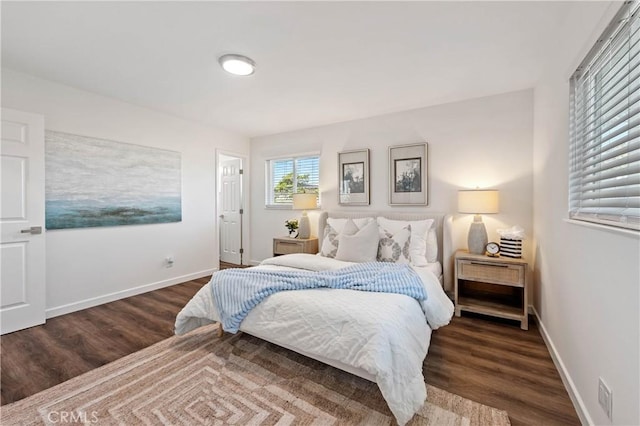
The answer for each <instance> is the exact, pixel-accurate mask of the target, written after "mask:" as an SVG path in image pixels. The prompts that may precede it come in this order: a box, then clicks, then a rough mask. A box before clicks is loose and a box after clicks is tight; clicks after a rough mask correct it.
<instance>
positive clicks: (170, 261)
mask: <svg viewBox="0 0 640 426" xmlns="http://www.w3.org/2000/svg"><path fill="white" fill-rule="evenodd" d="M164 261H165V266H166V267H167V268H171V267H172V266H173V264H174V262H175V261H174V260H173V256H167V257H166V258H165V259H164Z"/></svg>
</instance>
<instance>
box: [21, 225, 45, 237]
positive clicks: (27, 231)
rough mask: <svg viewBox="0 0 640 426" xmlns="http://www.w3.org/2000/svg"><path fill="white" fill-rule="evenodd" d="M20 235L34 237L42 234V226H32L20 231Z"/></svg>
mask: <svg viewBox="0 0 640 426" xmlns="http://www.w3.org/2000/svg"><path fill="white" fill-rule="evenodd" d="M20 233H21V234H33V235H37V234H42V226H32V227H31V228H29V229H23V230H22V231H20Z"/></svg>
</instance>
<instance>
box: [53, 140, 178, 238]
mask: <svg viewBox="0 0 640 426" xmlns="http://www.w3.org/2000/svg"><path fill="white" fill-rule="evenodd" d="M45 142H46V143H45V146H46V156H45V173H46V174H45V185H46V189H45V194H46V197H45V198H46V227H47V229H65V228H89V227H96V226H120V225H140V224H149V223H167V222H180V221H181V220H182V199H181V186H182V183H181V156H180V153H179V152H174V151H167V150H163V149H157V148H149V147H144V146H139V145H132V144H127V143H122V142H114V141H110V140H105V139H97V138H91V137H87V136H79V135H73V134H69V133H62V132H53V131H47V132H46V134H45Z"/></svg>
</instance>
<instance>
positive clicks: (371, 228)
mask: <svg viewBox="0 0 640 426" xmlns="http://www.w3.org/2000/svg"><path fill="white" fill-rule="evenodd" d="M346 226H348V225H345V227H346ZM378 238H379V237H378V224H377V223H376V222H374V221H371V222H370V223H369V224H368V225H365V226H364V227H362V229H360V230H359V231H358V232H357V233H355V234H353V235H347V234H345V233H344V232H343V233H342V234H340V242H339V244H338V252H337V253H336V259H337V260H343V261H345V262H375V260H376V255H377V254H378Z"/></svg>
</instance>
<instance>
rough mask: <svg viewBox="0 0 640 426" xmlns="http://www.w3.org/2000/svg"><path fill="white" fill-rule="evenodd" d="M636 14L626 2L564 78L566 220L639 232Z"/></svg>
mask: <svg viewBox="0 0 640 426" xmlns="http://www.w3.org/2000/svg"><path fill="white" fill-rule="evenodd" d="M639 13H640V2H638V1H637V0H635V1H632V2H626V3H625V4H624V5H623V6H622V7H621V8H620V10H619V11H618V13H617V14H616V16H615V17H614V18H613V20H612V21H611V23H610V24H609V25H608V26H607V28H606V29H605V31H604V32H603V34H602V35H601V36H600V37H599V38H598V41H597V42H596V43H595V45H594V46H593V48H592V49H591V50H590V51H589V53H588V54H587V55H586V57H585V58H584V60H583V61H582V63H581V64H580V66H579V67H578V68H577V69H576V71H575V72H574V73H573V75H572V76H571V78H570V105H569V106H570V123H569V124H570V134H569V137H570V141H569V165H568V166H569V175H568V184H569V188H568V189H569V194H568V203H569V205H568V207H569V208H568V216H569V220H575V221H583V222H585V223H595V224H599V225H602V226H607V227H613V228H617V229H627V230H632V231H639V230H640V206H638V205H637V204H638V201H639V199H640V191H639V188H640V173H639V172H638V171H637V168H638V163H637V162H638V160H637V158H636V157H637V156H638V153H639V152H640V151H639V150H638V142H639V141H640V132H639V131H640V121H639V120H638V118H639V117H640V96H639V95H638V91H639V90H640V86H638V85H637V83H636V79H637V78H638V75H639V74H638V63H637V62H638V51H640V47H639V43H640V42H639V41H637V39H638V38H639V36H640V29H639V28H638V25H639V17H638V14H639ZM633 42H635V43H633ZM634 54H635V56H634ZM603 77H604V78H603ZM603 80H604V81H603ZM619 95H622V96H621V97H620V98H618V96H619ZM611 103H612V104H611Z"/></svg>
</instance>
